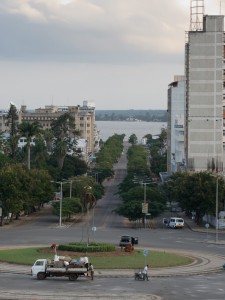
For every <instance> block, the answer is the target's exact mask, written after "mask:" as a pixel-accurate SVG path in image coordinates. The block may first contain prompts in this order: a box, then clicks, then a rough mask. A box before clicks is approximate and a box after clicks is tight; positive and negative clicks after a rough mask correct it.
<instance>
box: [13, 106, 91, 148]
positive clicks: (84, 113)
mask: <svg viewBox="0 0 225 300" xmlns="http://www.w3.org/2000/svg"><path fill="white" fill-rule="evenodd" d="M65 112H69V113H70V114H71V116H72V117H73V118H74V125H75V130H76V131H79V132H80V137H81V138H82V139H85V141H86V143H87V146H86V148H87V153H91V152H93V151H94V149H95V137H96V132H95V131H96V128H95V106H94V104H93V103H90V102H87V101H84V102H83V106H80V105H77V106H54V105H49V106H48V105H46V106H45V107H44V108H37V109H35V110H34V111H29V110H27V108H26V106H24V105H23V106H21V109H20V112H19V114H20V115H21V120H22V121H29V122H34V121H38V122H39V123H40V124H41V126H42V127H43V129H47V128H49V129H50V128H51V123H52V121H53V120H56V119H57V118H58V117H59V116H61V115H62V114H64V113H65Z"/></svg>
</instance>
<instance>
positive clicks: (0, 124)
mask: <svg viewBox="0 0 225 300" xmlns="http://www.w3.org/2000/svg"><path fill="white" fill-rule="evenodd" d="M7 114H8V112H7V111H5V110H1V111H0V132H6V131H7V129H8V126H7Z"/></svg>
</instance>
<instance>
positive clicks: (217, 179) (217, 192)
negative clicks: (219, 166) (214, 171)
mask: <svg viewBox="0 0 225 300" xmlns="http://www.w3.org/2000/svg"><path fill="white" fill-rule="evenodd" d="M218 181H219V176H218V177H217V178H216V243H217V242H218V194H219V183H218Z"/></svg>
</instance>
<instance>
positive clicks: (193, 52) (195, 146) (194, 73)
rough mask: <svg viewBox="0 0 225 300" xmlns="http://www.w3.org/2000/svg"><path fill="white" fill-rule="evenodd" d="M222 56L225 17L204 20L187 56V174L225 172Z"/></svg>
mask: <svg viewBox="0 0 225 300" xmlns="http://www.w3.org/2000/svg"><path fill="white" fill-rule="evenodd" d="M223 53H224V17H223V16H204V19H203V31H193V32H189V33H188V43H187V44H186V53H185V70H186V80H187V82H186V113H185V123H186V133H185V135H186V139H185V156H186V163H187V170H188V171H204V170H214V169H215V170H217V171H221V170H222V169H223V105H222V100H223V68H224V62H223V56H224V54H223Z"/></svg>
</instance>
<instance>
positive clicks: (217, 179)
mask: <svg viewBox="0 0 225 300" xmlns="http://www.w3.org/2000/svg"><path fill="white" fill-rule="evenodd" d="M211 176H213V177H216V243H218V225H219V224H218V208H219V178H220V177H223V175H222V176H221V175H211Z"/></svg>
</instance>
